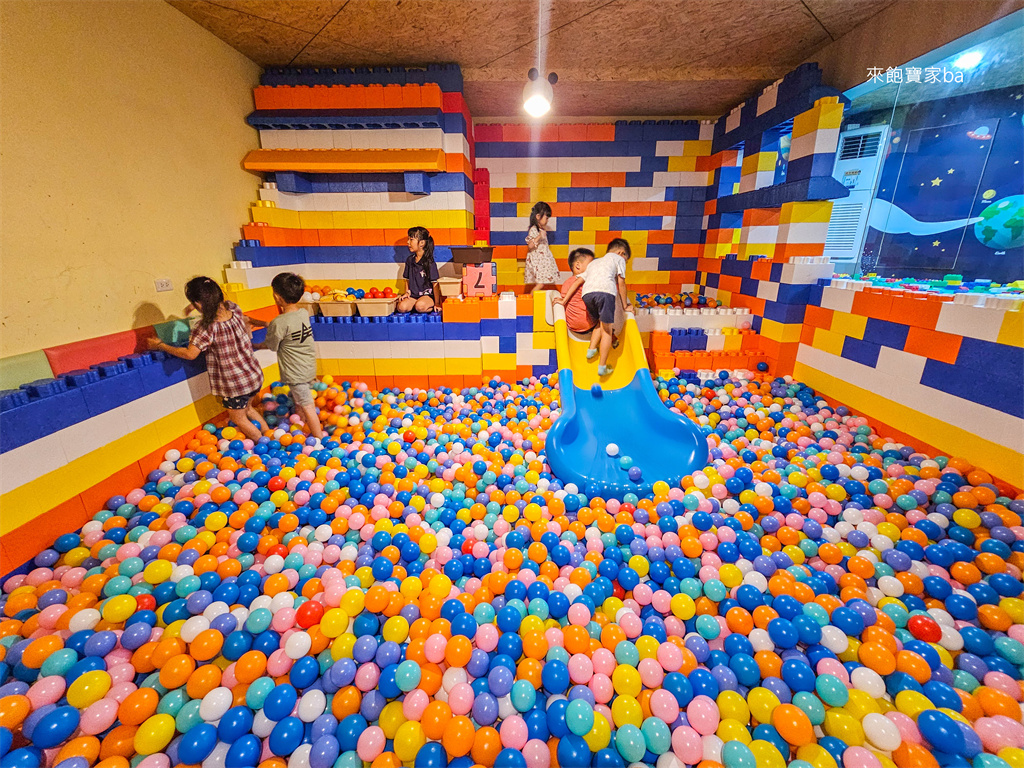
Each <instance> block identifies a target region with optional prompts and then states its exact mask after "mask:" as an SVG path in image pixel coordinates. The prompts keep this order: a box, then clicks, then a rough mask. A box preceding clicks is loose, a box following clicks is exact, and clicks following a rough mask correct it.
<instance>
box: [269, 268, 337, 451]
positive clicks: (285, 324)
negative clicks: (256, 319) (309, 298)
mask: <svg viewBox="0 0 1024 768" xmlns="http://www.w3.org/2000/svg"><path fill="white" fill-rule="evenodd" d="M270 287H271V289H272V290H273V291H274V303H275V304H277V308H278V309H279V310H280V311H281V314H280V315H278V316H277V317H275V318H274V319H273V320H271V321H270V323H269V324H268V325H267V338H266V341H264V342H263V344H261V345H260V347H262V348H266V349H270V350H274V351H275V352H277V364H278V367H279V368H280V370H281V381H282V383H284V384H287V385H288V387H289V389H290V390H291V398H292V402H294V403H295V410H296V411H297V412H298V414H299V415H300V416H301V417H302V420H303V421H304V422H306V426H307V427H309V431H310V434H311V435H313V437H317V438H323V436H324V431H323V427H321V425H320V417H319V416H318V415H317V412H316V407H315V406H314V405H313V392H312V389H313V383H314V381H315V380H316V344H315V342H314V341H313V329H312V328H311V327H310V325H309V313H308V312H307V311H306V310H305V309H303V308H302V307H299V306H297V305H298V302H299V301H301V299H302V294H303V293H304V292H305V290H306V283H305V281H304V280H303V279H302V278H301V277H299V276H298V275H296V274H294V273H292V272H282V273H281V274H279V275H277V276H276V277H274V279H273V280H272V281H271V283H270Z"/></svg>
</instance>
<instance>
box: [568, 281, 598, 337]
mask: <svg viewBox="0 0 1024 768" xmlns="http://www.w3.org/2000/svg"><path fill="white" fill-rule="evenodd" d="M574 282H576V278H575V277H570V278H569V279H568V280H566V281H565V282H564V283H562V289H561V292H562V296H563V297H564V296H565V294H566V293H567V292H568V290H569V287H570V286H571V285H572V284H573V283H574ZM565 324H566V325H567V326H569V330H570V331H572V332H573V333H587V332H589V331H591V330H593V328H594V321H593V320H591V319H590V313H589V312H587V307H586V305H585V304H584V303H583V287H582V286H580V290H578V291H576V293H574V294H573V296H572V298H571V299H569V302H568V303H567V304H566V305H565Z"/></svg>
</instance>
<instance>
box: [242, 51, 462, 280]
mask: <svg viewBox="0 0 1024 768" xmlns="http://www.w3.org/2000/svg"><path fill="white" fill-rule="evenodd" d="M254 100H255V106H256V110H255V111H254V112H253V113H252V114H251V115H250V116H249V118H248V122H249V124H250V125H251V126H253V127H254V128H256V129H257V130H258V131H259V136H260V146H261V148H260V149H258V150H253V151H252V152H250V153H249V154H248V155H247V156H246V157H245V158H244V160H243V164H244V166H245V167H246V168H249V169H251V170H255V171H259V172H262V173H264V185H263V188H262V189H261V190H260V199H259V200H258V201H256V202H254V203H253V205H252V206H251V207H250V211H249V213H250V218H251V223H249V224H247V225H246V226H244V227H243V231H242V240H241V241H240V242H239V244H238V245H237V246H236V248H235V259H236V262H238V263H243V264H244V263H250V264H251V265H252V269H251V271H250V270H248V269H245V268H244V267H243V268H240V269H237V270H236V271H235V272H233V273H232V274H230V275H229V281H231V282H235V281H237V282H239V283H241V284H242V285H243V287H244V288H246V289H249V288H257V287H265V286H266V285H269V278H268V275H269V277H273V274H276V272H280V271H282V270H290V271H294V272H299V273H302V274H304V275H305V276H306V277H307V278H308V279H310V280H318V281H324V280H328V279H333V280H340V281H346V284H347V285H350V286H351V285H355V286H356V287H363V284H365V287H370V284H374V285H379V286H381V287H383V286H386V285H392V287H394V285H395V283H396V281H397V278H398V276H399V275H400V273H401V265H402V263H404V261H405V258H406V257H407V256H408V249H407V248H406V240H407V231H408V229H409V228H410V227H414V226H422V227H426V228H427V229H429V230H430V232H431V235H432V236H433V238H434V242H435V244H436V246H437V249H436V251H435V259H436V260H437V262H438V264H439V265H443V264H446V263H447V262H449V261H450V260H451V250H450V246H452V245H470V244H472V243H473V242H474V240H475V239H476V236H475V223H474V209H475V202H474V192H475V188H474V179H473V175H474V173H473V165H474V159H475V154H474V146H473V143H474V142H473V125H472V121H471V118H470V115H469V111H468V109H467V107H466V102H465V99H464V98H463V96H462V73H461V71H460V70H459V68H458V67H457V66H455V65H435V66H431V67H428V68H426V69H416V70H405V69H403V68H392V69H384V68H377V69H374V70H372V71H371V70H366V71H360V70H332V69H322V70H290V69H282V70H271V71H268V72H267V73H265V74H264V75H263V78H262V80H261V84H260V85H259V86H258V87H257V88H256V89H255V92H254ZM356 281H359V282H356Z"/></svg>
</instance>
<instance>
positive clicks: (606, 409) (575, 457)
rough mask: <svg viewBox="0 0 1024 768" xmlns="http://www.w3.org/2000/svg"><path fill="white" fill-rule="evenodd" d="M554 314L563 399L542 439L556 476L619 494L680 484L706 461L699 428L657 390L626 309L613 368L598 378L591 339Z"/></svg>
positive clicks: (589, 490) (590, 491) (588, 489)
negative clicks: (589, 349) (668, 404)
mask: <svg viewBox="0 0 1024 768" xmlns="http://www.w3.org/2000/svg"><path fill="white" fill-rule="evenodd" d="M553 316H554V327H555V349H556V351H557V354H558V385H559V392H560V396H561V402H562V414H561V416H559V418H558V420H557V421H556V422H555V423H554V425H553V426H552V427H551V430H550V431H549V432H548V439H547V456H548V462H549V463H550V464H551V469H552V470H553V471H554V473H555V475H557V476H558V477H559V478H561V479H562V480H563V481H566V482H573V483H575V484H576V485H577V487H578V488H579V489H580V490H581V491H582V492H584V493H586V494H587V495H588V496H602V497H604V498H617V499H622V497H623V496H624V495H625V494H627V493H635V494H637V495H643V494H645V493H649V492H650V490H651V487H652V485H653V484H654V483H655V482H656V481H658V480H665V481H666V482H668V483H669V484H670V485H672V486H675V485H678V483H679V481H680V480H681V479H682V478H683V477H684V476H685V475H688V474H691V473H692V472H694V471H696V470H698V469H703V468H704V467H705V466H707V463H708V447H707V438H706V437H705V436H704V435H703V434H702V432H701V429H700V427H699V426H698V425H697V424H695V423H694V422H692V421H691V420H690V419H688V418H686V417H685V416H683V415H681V414H678V413H673V412H672V411H670V410H669V409H668V408H666V407H665V405H664V404H663V403H662V402H661V400H660V399H659V397H658V393H657V391H656V390H655V389H654V383H653V381H652V380H651V373H650V371H649V370H648V368H647V358H646V355H645V354H644V348H643V342H642V341H641V339H640V331H639V330H638V329H637V325H636V320H635V319H634V317H633V315H632V314H631V313H630V314H627V315H626V323H625V326H624V328H623V331H622V334H621V336H620V343H619V346H618V348H617V349H613V350H612V353H611V356H610V357H609V364H611V365H613V366H614V370H613V371H612V373H611V375H609V376H605V377H600V378H599V377H598V375H597V358H596V357H595V358H594V360H592V361H588V360H587V358H586V351H587V345H588V344H589V341H588V340H587V339H584V338H580V337H576V336H575V334H573V333H571V332H570V331H569V329H568V328H567V326H566V324H565V311H564V310H563V309H562V307H561V306H559V305H555V306H554V313H553ZM609 446H611V451H609Z"/></svg>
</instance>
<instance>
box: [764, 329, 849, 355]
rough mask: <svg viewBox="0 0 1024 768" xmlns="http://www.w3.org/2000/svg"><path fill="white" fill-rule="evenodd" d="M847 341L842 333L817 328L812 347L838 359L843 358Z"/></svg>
mask: <svg viewBox="0 0 1024 768" xmlns="http://www.w3.org/2000/svg"><path fill="white" fill-rule="evenodd" d="M761 333H764V326H763V325H762V326H761ZM845 340H846V337H845V336H843V335H842V334H841V333H835V332H834V331H827V330H825V329H824V328H815V329H814V340H813V342H812V346H813V347H814V348H815V349H820V350H822V351H823V352H828V353H829V354H831V355H835V356H836V357H842V355H843V344H844V343H845Z"/></svg>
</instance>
